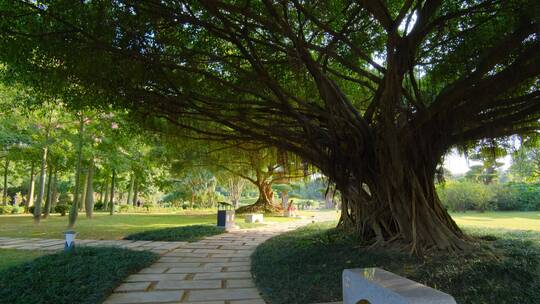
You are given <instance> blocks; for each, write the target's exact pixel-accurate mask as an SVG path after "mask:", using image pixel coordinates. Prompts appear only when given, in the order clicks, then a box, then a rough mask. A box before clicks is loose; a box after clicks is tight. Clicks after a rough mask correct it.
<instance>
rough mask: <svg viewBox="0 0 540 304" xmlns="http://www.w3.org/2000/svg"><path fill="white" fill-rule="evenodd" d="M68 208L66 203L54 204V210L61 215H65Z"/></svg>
mask: <svg viewBox="0 0 540 304" xmlns="http://www.w3.org/2000/svg"><path fill="white" fill-rule="evenodd" d="M68 210H69V206H68V205H63V204H62V205H56V206H54V212H56V213H60V215H61V216H65V215H66V212H67V211H68Z"/></svg>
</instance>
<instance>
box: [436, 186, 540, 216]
mask: <svg viewBox="0 0 540 304" xmlns="http://www.w3.org/2000/svg"><path fill="white" fill-rule="evenodd" d="M437 192H438V194H439V197H440V199H441V201H442V203H443V204H444V205H445V206H446V207H447V208H448V209H449V210H451V211H467V210H477V211H486V210H502V211H537V210H540V184H529V183H503V184H499V183H493V184H489V185H485V184H481V183H473V182H468V181H452V182H447V183H445V184H444V185H441V186H439V187H438V188H437Z"/></svg>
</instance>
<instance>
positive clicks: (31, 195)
mask: <svg viewBox="0 0 540 304" xmlns="http://www.w3.org/2000/svg"><path fill="white" fill-rule="evenodd" d="M35 170H36V165H35V163H34V162H32V164H31V168H30V185H29V189H28V197H27V199H26V203H25V204H24V212H25V213H28V208H30V206H32V205H33V204H34V187H35V184H36V183H35V181H34V179H35V174H36V172H35Z"/></svg>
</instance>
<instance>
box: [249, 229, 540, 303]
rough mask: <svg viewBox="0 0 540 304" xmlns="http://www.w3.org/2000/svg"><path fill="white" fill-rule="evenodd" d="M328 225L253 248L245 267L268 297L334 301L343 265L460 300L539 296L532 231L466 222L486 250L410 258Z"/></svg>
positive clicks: (538, 255)
mask: <svg viewBox="0 0 540 304" xmlns="http://www.w3.org/2000/svg"><path fill="white" fill-rule="evenodd" d="M335 224H336V223H335V222H331V223H323V224H312V225H309V226H307V227H304V228H300V229H298V230H295V231H292V232H289V233H286V234H284V235H280V236H277V237H275V238H272V239H270V240H268V241H267V242H265V243H263V244H262V245H260V246H259V247H257V249H256V251H255V253H254V255H253V256H252V273H253V275H254V276H255V281H256V284H257V285H258V287H259V289H260V290H261V291H262V293H263V296H264V297H265V298H266V299H267V300H268V302H270V303H274V304H279V303H283V304H285V303H287V304H293V303H320V302H332V301H339V300H341V293H342V289H341V273H342V271H343V269H345V268H363V267H381V268H384V269H386V270H389V271H391V272H394V273H397V274H399V275H402V276H405V277H408V278H410V279H412V280H415V281H417V282H421V283H423V284H426V285H429V286H432V287H434V288H437V289H440V290H442V291H444V292H447V293H449V294H451V295H453V296H454V297H455V298H456V301H457V302H458V303H460V304H463V303H471V304H476V303H478V304H485V303H500V304H504V303H508V304H510V303H512V304H514V303H538V299H540V233H538V232H536V231H516V230H502V229H490V228H483V229H479V228H466V232H468V233H470V234H471V235H473V236H476V237H483V239H485V240H486V241H484V245H483V246H485V247H484V248H486V247H487V246H489V248H492V251H486V250H475V251H472V252H468V253H464V254H452V253H445V252H439V253H437V254H432V255H427V256H422V257H415V256H410V255H409V254H408V253H400V252H397V251H393V250H374V249H371V250H369V249H365V248H362V247H358V240H356V239H355V237H354V236H351V235H346V234H344V233H342V232H341V231H339V230H337V229H335V228H334V227H335ZM488 240H489V241H488ZM284 248H286V249H284Z"/></svg>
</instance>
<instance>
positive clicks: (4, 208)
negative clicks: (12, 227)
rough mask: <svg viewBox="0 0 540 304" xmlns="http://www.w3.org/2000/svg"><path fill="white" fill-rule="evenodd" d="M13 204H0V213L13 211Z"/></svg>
mask: <svg viewBox="0 0 540 304" xmlns="http://www.w3.org/2000/svg"><path fill="white" fill-rule="evenodd" d="M12 209H13V207H12V206H9V205H8V206H0V214H10V213H11V211H12Z"/></svg>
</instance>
